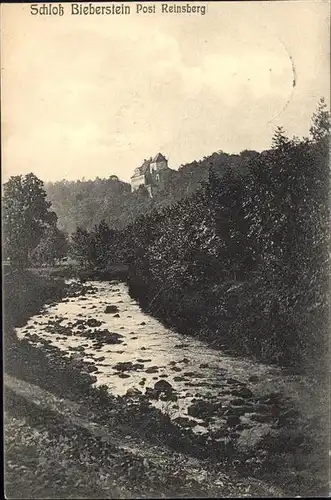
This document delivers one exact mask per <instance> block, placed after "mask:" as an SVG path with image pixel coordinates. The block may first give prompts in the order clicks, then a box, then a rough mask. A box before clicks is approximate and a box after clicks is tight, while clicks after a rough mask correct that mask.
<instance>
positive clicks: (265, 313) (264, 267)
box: [73, 100, 330, 367]
mask: <svg viewBox="0 0 331 500" xmlns="http://www.w3.org/2000/svg"><path fill="white" fill-rule="evenodd" d="M329 133H330V120H329V113H328V110H327V108H326V105H325V103H324V101H323V100H321V102H320V103H319V106H318V109H317V111H316V113H315V114H314V116H313V117H312V123H311V128H310V135H309V137H304V138H298V137H293V138H289V137H287V135H286V133H285V132H284V130H283V129H282V128H278V129H277V130H276V131H275V134H274V137H273V139H272V146H271V148H270V149H269V150H267V151H264V152H262V153H256V152H252V153H251V154H248V155H247V157H246V162H245V168H240V169H236V168H233V167H232V166H231V164H229V163H226V162H225V164H223V167H224V168H222V169H220V168H219V165H216V167H215V166H214V165H213V161H212V160H210V168H209V170H208V178H207V179H206V180H205V181H204V182H203V183H202V185H201V187H200V189H199V190H196V191H195V192H194V193H193V194H192V195H191V196H189V197H186V198H183V199H181V200H179V201H178V202H176V203H173V204H172V205H171V206H165V207H163V208H160V207H158V208H157V209H155V210H152V211H151V212H149V213H145V214H142V215H141V216H139V217H137V218H136V219H135V220H134V222H133V223H132V224H129V225H128V226H127V227H125V228H124V229H123V230H121V231H116V230H110V229H109V228H108V229H107V224H106V223H105V222H103V223H102V224H100V225H99V226H95V228H94V230H93V231H90V232H87V231H86V232H84V231H82V230H80V229H78V230H77V232H76V233H75V234H74V235H73V241H75V242H76V243H75V245H74V246H75V248H76V257H77V258H79V259H81V261H82V262H84V263H85V265H90V266H91V265H92V266H93V265H95V266H103V267H105V266H106V265H107V263H109V264H111V263H112V262H118V261H122V262H123V261H124V262H127V263H129V265H130V279H129V283H130V288H131V293H132V294H133V295H134V296H135V297H136V298H137V299H138V300H140V302H141V305H142V306H143V307H144V308H146V309H147V310H149V311H151V312H152V313H153V314H155V315H157V316H159V317H160V319H162V320H163V321H165V322H166V323H167V324H170V325H174V326H176V328H179V329H181V330H182V331H185V332H186V333H193V334H195V335H197V336H199V337H200V338H203V339H206V340H207V341H208V342H211V343H212V344H213V345H215V346H220V345H228V346H230V347H232V348H234V349H235V350H236V351H241V352H243V353H245V354H254V355H256V356H257V357H259V358H260V359H263V360H268V361H273V362H276V363H281V364H285V365H289V366H301V367H302V366H308V365H309V366H311V364H312V363H314V362H315V361H316V359H319V357H321V356H323V352H324V350H325V347H326V345H327V344H326V342H327V319H328V314H327V311H328V307H327V306H328V272H329V267H328V266H329V264H328V262H329V254H328V242H329V209H328V199H329V183H328V181H329V166H328V155H329ZM314 360H315V361H314Z"/></svg>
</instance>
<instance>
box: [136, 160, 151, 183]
mask: <svg viewBox="0 0 331 500" xmlns="http://www.w3.org/2000/svg"><path fill="white" fill-rule="evenodd" d="M151 161H152V158H150V159H149V160H144V161H143V163H142V165H141V166H140V167H137V168H135V170H134V174H133V176H132V177H140V176H141V175H144V174H145V173H146V172H147V170H148V169H149V166H150V164H151ZM132 177H131V179H132Z"/></svg>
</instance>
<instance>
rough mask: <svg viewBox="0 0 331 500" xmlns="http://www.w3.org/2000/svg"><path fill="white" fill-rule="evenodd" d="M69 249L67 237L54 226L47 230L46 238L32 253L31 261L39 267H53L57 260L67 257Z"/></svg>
mask: <svg viewBox="0 0 331 500" xmlns="http://www.w3.org/2000/svg"><path fill="white" fill-rule="evenodd" d="M68 248H69V245H68V237H67V235H66V234H65V233H64V232H63V231H60V230H59V229H58V228H57V227H56V226H52V227H49V228H47V229H46V231H45V235H44V237H43V238H42V240H41V241H40V243H39V245H38V246H37V247H36V248H35V250H34V251H33V253H32V256H31V260H32V261H33V262H34V263H36V264H38V265H42V264H49V265H51V266H53V265H54V264H55V262H56V261H57V260H61V259H62V258H63V257H66V255H67V253H68Z"/></svg>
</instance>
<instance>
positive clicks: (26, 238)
mask: <svg viewBox="0 0 331 500" xmlns="http://www.w3.org/2000/svg"><path fill="white" fill-rule="evenodd" d="M50 206H51V203H50V202H48V201H47V200H46V192H45V190H44V185H43V182H42V181H41V180H40V179H38V177H36V176H35V175H34V174H32V173H31V174H27V175H25V176H22V175H17V176H14V177H11V178H10V179H9V180H8V182H6V183H5V184H4V194H3V212H4V213H3V236H4V238H3V244H4V249H5V255H6V256H7V257H9V258H10V261H11V265H12V266H14V267H18V268H24V267H26V266H27V265H28V263H29V258H30V256H31V253H32V252H33V250H34V249H35V248H36V247H37V246H38V244H39V242H40V240H41V238H42V237H43V235H44V233H45V230H46V229H47V228H49V227H51V226H55V224H56V220H57V216H56V214H55V212H53V211H51V210H50Z"/></svg>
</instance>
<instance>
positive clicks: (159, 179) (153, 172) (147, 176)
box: [131, 153, 170, 197]
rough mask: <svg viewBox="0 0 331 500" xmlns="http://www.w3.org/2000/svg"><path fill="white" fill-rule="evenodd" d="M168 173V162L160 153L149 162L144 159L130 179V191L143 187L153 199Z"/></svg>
mask: <svg viewBox="0 0 331 500" xmlns="http://www.w3.org/2000/svg"><path fill="white" fill-rule="evenodd" d="M169 172H170V168H169V167H168V160H167V159H166V157H165V156H163V154H162V153H158V154H157V155H156V156H154V158H152V157H150V158H149V160H146V159H145V160H144V161H143V164H142V165H141V166H140V167H137V168H136V169H135V171H134V174H133V176H132V177H131V191H132V192H133V191H137V189H138V188H139V187H140V186H144V187H145V188H146V189H147V191H148V193H149V195H150V196H151V197H153V195H154V193H155V191H156V190H157V189H158V188H159V187H161V186H162V184H163V181H164V179H165V177H166V176H167V174H168V173H169Z"/></svg>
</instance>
